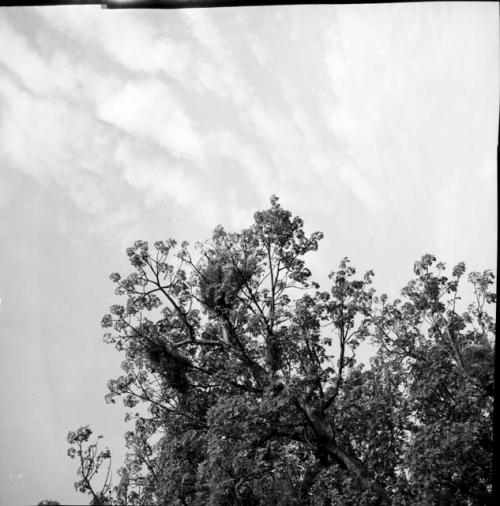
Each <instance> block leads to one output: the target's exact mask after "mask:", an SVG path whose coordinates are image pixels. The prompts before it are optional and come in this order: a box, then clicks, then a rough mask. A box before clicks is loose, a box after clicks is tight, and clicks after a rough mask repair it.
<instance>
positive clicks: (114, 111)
mask: <svg viewBox="0 0 500 506" xmlns="http://www.w3.org/2000/svg"><path fill="white" fill-rule="evenodd" d="M97 111H98V115H99V117H100V118H101V119H102V120H103V121H106V122H108V123H110V124H112V125H115V126H117V127H119V128H121V129H122V130H124V131H125V132H126V133H128V134H129V135H133V136H138V137H140V138H142V139H144V140H148V141H153V142H156V143H158V144H159V145H160V146H162V147H164V148H165V149H167V150H168V151H171V152H172V153H174V154H177V155H181V156H183V157H186V158H193V159H199V158H200V157H201V156H202V150H203V139H202V137H201V135H200V133H199V132H198V131H197V128H196V125H195V124H194V123H193V121H192V120H191V118H189V116H188V115H187V114H186V112H185V110H184V108H183V107H182V105H181V102H180V100H179V99H178V98H177V97H176V96H175V94H174V93H173V91H172V89H171V88H170V87H169V86H167V85H166V84H165V83H164V82H161V81H159V80H156V79H149V80H142V81H130V82H128V83H127V84H126V85H125V87H124V88H123V89H122V90H121V91H120V92H118V93H117V94H116V96H114V97H112V98H109V99H108V100H106V101H103V102H101V103H99V104H98V108H97Z"/></svg>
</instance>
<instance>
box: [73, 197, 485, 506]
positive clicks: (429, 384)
mask: <svg viewBox="0 0 500 506" xmlns="http://www.w3.org/2000/svg"><path fill="white" fill-rule="evenodd" d="M254 218H255V219H254V223H253V225H252V226H250V227H249V228H247V229H244V230H243V231H242V232H240V233H229V232H227V231H226V230H224V228H222V227H221V226H219V227H217V228H216V229H215V231H214V234H213V237H212V238H211V239H210V240H209V241H206V242H204V243H200V244H197V245H196V250H195V251H194V252H193V251H192V250H191V249H190V247H189V245H188V244H187V243H182V244H181V245H180V246H179V247H177V243H176V242H175V241H174V240H172V239H170V240H168V241H159V242H156V243H155V244H154V249H150V248H149V245H148V244H147V243H146V242H144V241H137V242H136V243H135V244H134V245H133V247H131V248H128V249H127V255H128V257H129V260H130V263H131V265H132V266H133V268H134V271H133V272H132V273H131V274H129V275H128V276H126V277H124V278H122V277H121V275H120V274H118V273H113V274H112V275H111V280H112V281H113V282H114V283H115V284H116V294H117V295H118V296H121V297H124V299H125V300H124V302H123V303H122V304H116V305H113V306H112V307H111V308H110V313H109V314H107V315H105V316H104V318H103V320H102V325H103V327H105V328H106V329H107V332H106V335H105V340H106V342H108V343H113V344H114V345H115V347H116V348H117V349H118V350H119V351H121V352H124V354H125V360H124V362H123V363H122V368H123V370H124V373H125V374H124V375H122V376H120V377H119V378H117V379H115V380H111V381H110V382H109V384H108V387H109V393H108V395H107V396H106V399H107V401H108V402H115V401H116V398H117V397H122V398H123V402H124V404H125V406H127V407H128V408H130V409H133V408H135V407H136V406H137V404H138V403H139V402H142V403H143V405H144V407H145V408H147V410H145V409H144V408H139V407H137V408H136V410H135V412H133V411H132V412H131V413H129V414H127V419H129V420H130V419H134V420H135V429H134V430H133V431H129V432H128V433H127V434H126V444H127V448H128V449H129V453H128V455H127V458H126V462H125V464H124V466H123V467H122V469H121V470H120V472H119V473H120V477H121V479H120V483H119V484H118V486H117V487H115V489H114V495H113V497H112V498H111V499H109V500H111V501H114V503H119V504H131V505H132V504H134V505H135V504H169V505H176V504H179V505H205V504H209V505H226V504H227V505H233V504H234V505H260V504H277V505H309V504H314V505H326V504H329V505H339V506H340V505H351V504H352V505H377V504H378V505H388V504H394V505H410V504H411V505H415V504H422V505H424V504H425V505H427V504H440V505H445V504H459V505H460V504H463V505H469V504H470V505H476V504H477V505H479V504H481V505H485V504H490V503H491V483H492V471H491V444H492V421H491V420H492V410H493V407H492V406H493V381H492V374H493V373H492V371H493V367H492V363H493V362H492V361H493V354H494V350H493V336H494V333H495V327H494V323H493V320H492V318H491V317H490V316H489V314H488V312H487V306H488V305H489V304H493V303H495V295H494V293H492V292H491V291H490V285H491V284H492V283H493V282H494V276H493V274H492V273H491V272H490V271H485V272H484V273H482V274H480V273H472V274H470V275H469V280H470V281H471V283H472V284H473V286H474V289H475V298H476V300H475V301H474V302H473V303H472V304H471V305H470V306H469V307H468V308H467V309H466V310H465V311H464V312H463V313H461V314H459V313H458V310H457V303H458V301H459V297H458V287H459V282H460V279H461V278H462V277H463V275H464V273H465V266H464V265H463V264H459V265H458V266H456V267H455V268H454V269H453V270H452V274H451V277H450V278H447V277H446V276H445V275H444V271H445V266H444V264H442V263H436V259H435V258H434V257H433V256H431V255H424V257H422V259H421V260H420V261H419V262H417V263H416V264H415V275H416V278H415V279H414V280H413V281H410V283H409V284H408V285H407V286H406V287H405V288H404V289H403V291H402V299H401V300H399V299H397V300H394V301H392V302H390V301H389V300H388V297H387V296H385V295H382V296H380V297H379V296H377V295H376V292H375V290H374V288H372V286H371V285H372V277H373V272H372V271H369V272H367V273H366V274H365V275H364V276H362V277H357V276H356V271H355V269H354V268H353V267H352V266H351V265H350V262H349V260H348V259H347V258H345V259H343V260H342V261H341V263H340V265H339V267H338V269H337V270H336V271H334V272H332V273H331V274H330V280H331V285H332V286H331V288H330V290H329V291H322V290H321V289H320V286H319V285H318V284H317V283H315V282H313V281H311V272H310V271H309V269H308V268H307V267H306V265H305V256H306V255H308V254H309V253H312V252H314V251H316V250H317V248H318V244H319V241H320V240H321V238H322V234H321V233H319V232H315V233H313V234H311V235H309V236H308V235H306V233H305V232H304V229H303V221H302V219H301V218H299V217H296V216H295V217H294V216H292V214H291V213H290V212H289V211H287V210H285V209H283V208H282V207H281V205H280V204H279V200H278V198H277V197H274V196H273V197H272V198H271V207H270V208H269V209H268V210H265V211H259V212H257V213H255V216H254ZM195 254H196V256H194V255H195ZM365 340H371V342H373V343H374V344H375V345H376V347H377V351H376V353H375V355H374V356H373V357H372V359H371V362H370V364H360V363H359V362H358V361H357V359H356V351H357V348H358V347H359V345H360V344H361V343H362V342H363V341H365ZM83 476H85V474H83ZM87 490H88V487H87ZM93 498H94V500H95V497H94V496H93Z"/></svg>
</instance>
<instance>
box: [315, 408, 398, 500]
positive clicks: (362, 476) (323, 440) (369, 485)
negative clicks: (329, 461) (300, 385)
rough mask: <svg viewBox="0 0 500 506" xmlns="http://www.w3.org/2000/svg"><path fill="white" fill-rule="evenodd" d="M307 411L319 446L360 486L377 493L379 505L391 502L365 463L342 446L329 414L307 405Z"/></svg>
mask: <svg viewBox="0 0 500 506" xmlns="http://www.w3.org/2000/svg"><path fill="white" fill-rule="evenodd" d="M305 411H306V413H307V415H308V417H309V420H310V422H311V425H312V428H313V431H314V433H315V443H316V444H317V448H318V449H320V448H323V449H325V450H326V451H327V452H328V454H329V455H331V457H332V458H333V459H334V460H335V461H336V462H338V463H339V464H340V465H341V467H343V468H344V469H345V470H346V471H347V472H348V473H350V474H351V475H353V476H354V477H355V478H356V481H357V482H358V484H359V487H360V488H362V489H363V490H368V491H371V492H373V493H374V494H376V495H377V496H378V498H379V500H378V501H377V503H376V504H377V506H385V505H388V504H390V501H389V498H388V496H387V493H386V491H385V489H384V487H382V486H381V485H380V483H377V481H376V480H375V478H374V477H373V476H372V474H371V473H370V471H369V470H368V469H367V467H366V466H365V464H363V462H362V461H361V460H360V459H359V458H358V457H357V456H356V455H355V454H354V452H353V451H352V450H351V449H350V448H344V447H341V446H340V445H339V444H338V443H337V440H336V437H335V434H334V431H333V428H332V426H331V424H330V421H329V420H328V418H327V416H326V415H325V414H324V413H322V412H321V411H319V410H317V409H315V408H312V407H310V406H307V407H306V408H305Z"/></svg>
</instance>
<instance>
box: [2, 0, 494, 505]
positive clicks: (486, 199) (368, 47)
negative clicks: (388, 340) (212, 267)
mask: <svg viewBox="0 0 500 506" xmlns="http://www.w3.org/2000/svg"><path fill="white" fill-rule="evenodd" d="M498 45H499V24H498V6H497V5H496V3H494V2H491V3H487V2H484V3H479V2H477V3H444V2H443V3H420V4H396V5H354V6H335V5H331V6H288V7H262V8H233V9H208V10H198V9H196V10H182V11H139V10H137V11H131V10H126V11H112V10H105V9H101V8H99V7H95V6H93V7H83V6H75V7H50V8H9V9H3V10H1V11H0V298H1V304H0V353H1V355H0V356H1V360H2V367H1V368H0V371H1V376H0V388H1V404H0V407H1V413H2V414H1V415H0V455H1V462H0V490H1V491H2V492H1V495H2V500H4V501H5V502H6V504H7V503H9V504H23V503H24V504H27V503H36V502H37V501H39V500H41V499H43V498H56V499H58V500H59V501H64V502H70V503H80V504H84V503H85V498H84V497H83V496H79V495H77V494H76V493H75V492H74V490H73V486H72V484H73V481H74V476H75V467H74V463H73V462H72V461H70V460H69V459H68V458H67V457H66V453H65V452H66V443H65V436H66V433H67V431H68V430H70V429H74V428H76V427H78V426H79V425H81V424H90V425H91V426H92V427H93V428H95V430H96V431H97V433H102V434H104V436H105V441H107V442H108V444H109V446H110V447H111V449H112V452H113V453H114V454H116V460H117V463H118V461H119V460H120V458H121V456H122V454H123V450H122V435H123V432H124V431H125V430H126V426H125V424H124V423H123V421H122V418H123V410H122V409H121V408H120V407H118V406H107V405H106V404H105V403H104V399H103V397H104V394H105V393H106V386H105V385H106V381H107V380H108V379H109V378H111V377H116V376H118V375H119V373H120V369H119V363H120V360H121V357H120V356H119V354H118V353H117V352H116V351H114V349H113V348H112V347H111V346H106V345H105V344H104V343H102V339H101V336H102V331H101V329H100V327H99V323H100V319H101V316H102V314H103V313H104V312H106V309H107V307H108V306H109V305H110V304H112V303H113V302H115V296H114V294H113V287H112V284H111V282H110V281H109V280H108V275H109V273H110V272H113V271H121V272H126V271H127V267H126V262H125V255H124V248H125V247H126V246H128V245H129V244H130V243H131V242H132V241H134V240H136V239H145V240H157V239H164V238H168V237H174V238H177V239H180V240H182V239H187V240H189V241H193V242H194V241H196V240H202V239H205V238H208V236H209V235H210V231H211V230H212V229H213V227H214V226H215V225H217V224H219V223H222V224H224V225H226V227H227V228H228V229H231V230H236V229H238V228H240V227H242V226H245V225H248V224H249V223H250V221H251V217H252V214H253V212H255V211H256V210H257V209H261V208H265V207H267V206H268V203H269V196H270V195H271V194H272V193H276V194H278V195H279V196H280V198H281V202H282V204H283V206H285V207H287V208H289V209H291V210H293V211H294V212H296V213H297V214H299V215H301V216H302V217H303V218H304V220H305V224H306V229H307V230H308V231H314V230H322V231H323V232H325V235H326V238H325V240H324V241H323V244H322V247H321V249H320V251H319V252H318V253H317V255H316V257H315V259H314V260H313V263H312V266H313V272H314V273H315V274H316V277H317V278H319V279H324V278H325V275H326V274H327V273H328V272H329V271H330V270H332V269H333V268H335V267H336V265H337V264H338V262H339V260H340V259H341V258H342V257H343V256H349V257H350V258H351V259H352V261H353V264H354V265H355V266H358V267H359V268H360V270H365V269H368V268H373V269H374V270H375V274H376V276H375V286H376V287H377V288H378V289H379V290H381V291H387V292H389V293H394V294H395V293H396V292H397V290H398V289H399V288H400V287H401V286H402V285H403V283H404V282H405V281H406V280H408V279H409V278H410V277H411V270H412V265H413V262H414V261H415V260H416V259H417V258H418V257H419V256H420V255H422V254H423V253H426V252H430V253H434V254H436V255H437V256H438V257H439V258H440V259H442V260H443V261H445V262H447V263H448V264H449V265H453V264H454V263H455V262H457V261H459V260H465V261H466V263H467V264H468V266H469V267H470V268H472V269H478V270H479V269H486V268H492V267H494V266H495V262H496V211H497V201H496V142H497V132H498V108H499V104H498V91H499V47H498Z"/></svg>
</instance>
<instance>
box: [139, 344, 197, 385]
mask: <svg viewBox="0 0 500 506" xmlns="http://www.w3.org/2000/svg"><path fill="white" fill-rule="evenodd" d="M145 349H146V356H147V358H148V359H149V361H150V362H151V369H152V371H153V372H155V371H158V372H159V373H160V374H161V375H162V377H163V378H164V379H165V381H166V382H167V384H168V386H169V387H171V388H173V389H174V390H176V391H177V392H179V393H182V394H184V393H186V392H187V391H188V389H189V385H190V383H189V379H188V377H187V371H188V370H189V368H190V367H191V362H190V360H189V359H187V358H186V357H184V356H182V355H181V354H180V353H178V352H177V351H175V350H173V349H172V348H170V347H169V346H168V345H167V344H166V343H148V344H147V345H146V348H145Z"/></svg>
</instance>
